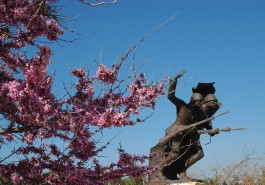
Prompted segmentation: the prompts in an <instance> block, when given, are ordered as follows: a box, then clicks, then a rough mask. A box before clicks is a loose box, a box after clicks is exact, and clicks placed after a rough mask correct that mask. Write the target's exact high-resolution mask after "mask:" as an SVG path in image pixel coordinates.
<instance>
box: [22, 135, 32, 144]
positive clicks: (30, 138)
mask: <svg viewBox="0 0 265 185" xmlns="http://www.w3.org/2000/svg"><path fill="white" fill-rule="evenodd" d="M24 140H25V141H26V142H27V143H28V144H32V143H33V140H34V136H33V134H32V133H26V134H25V136H24Z"/></svg>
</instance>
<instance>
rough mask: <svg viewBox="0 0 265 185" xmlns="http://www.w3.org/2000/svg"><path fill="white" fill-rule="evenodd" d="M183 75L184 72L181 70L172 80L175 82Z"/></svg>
mask: <svg viewBox="0 0 265 185" xmlns="http://www.w3.org/2000/svg"><path fill="white" fill-rule="evenodd" d="M185 73H186V70H182V71H181V72H179V73H178V74H177V75H176V76H175V77H174V78H173V79H172V80H177V79H178V78H180V77H182V76H183V75H184V74H185Z"/></svg>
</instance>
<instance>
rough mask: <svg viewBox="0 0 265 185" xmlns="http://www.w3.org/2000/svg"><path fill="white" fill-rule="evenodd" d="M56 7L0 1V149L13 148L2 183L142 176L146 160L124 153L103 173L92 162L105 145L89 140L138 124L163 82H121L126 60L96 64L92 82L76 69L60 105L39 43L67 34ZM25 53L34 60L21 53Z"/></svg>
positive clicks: (50, 2) (34, 0)
mask: <svg viewBox="0 0 265 185" xmlns="http://www.w3.org/2000/svg"><path fill="white" fill-rule="evenodd" d="M56 3H57V1H56V0H12V1H9V0H0V113H1V117H2V122H1V125H0V126H1V130H0V142H1V143H0V147H1V150H2V151H4V150H5V147H8V146H10V145H12V146H16V147H15V148H14V150H12V151H10V153H7V154H6V155H5V156H6V157H3V158H1V159H0V176H1V177H2V178H1V181H2V182H1V183H5V182H7V181H11V182H12V183H13V184H36V183H37V184H93V185H97V184H104V182H108V181H109V180H115V179H120V178H122V177H123V176H133V177H139V176H142V175H143V174H145V173H146V171H147V167H145V166H142V165H140V164H141V163H143V162H144V161H145V159H146V157H145V156H136V155H130V154H128V153H126V152H125V151H124V150H123V149H122V148H119V149H118V153H119V159H118V161H117V162H116V163H112V164H110V165H109V166H102V165H101V164H100V162H99V161H98V160H97V156H98V155H99V153H100V152H102V151H103V150H104V149H105V148H106V147H107V145H108V143H107V144H106V145H103V146H98V143H97V141H96V140H95V139H94V136H95V134H96V133H97V131H100V130H101V129H104V128H110V127H121V126H126V125H134V124H136V123H137V122H141V119H136V117H135V115H138V114H139V113H140V112H141V110H142V109H145V108H154V107H155V103H156V99H157V98H158V97H159V96H161V95H163V94H164V91H163V90H164V88H165V82H166V79H164V80H162V81H161V82H154V83H149V82H148V81H147V80H146V76H145V74H143V73H139V74H138V69H135V68H132V72H131V74H130V75H128V77H127V78H125V79H120V78H119V72H120V71H121V69H122V64H123V63H124V62H126V59H127V56H128V54H129V53H127V54H126V57H122V59H121V60H120V63H118V64H115V65H112V66H111V67H107V66H105V65H103V64H100V65H99V66H98V70H97V71H96V74H95V75H93V76H90V75H88V74H87V72H86V71H85V70H84V69H73V70H72V71H71V74H72V75H73V76H75V77H76V78H77V82H76V84H75V86H74V87H75V92H74V93H73V92H71V93H70V92H68V91H67V92H66V93H67V94H68V96H66V97H65V98H64V99H57V98H56V96H55V95H54V93H53V92H52V87H53V85H54V84H53V76H51V75H49V73H48V67H49V65H50V63H51V61H50V57H51V55H52V50H51V49H50V48H49V47H48V46H47V45H45V43H46V42H44V41H45V40H48V41H51V42H54V41H58V40H59V38H60V37H61V36H62V35H63V33H64V30H63V28H61V27H60V26H59V25H61V22H60V15H59V12H58V8H57V6H56ZM40 41H41V42H40ZM39 43H42V44H39ZM29 47H30V48H35V49H36V50H37V53H36V54H33V53H27V52H25V51H27V50H26V48H29ZM134 119H135V120H134ZM92 127H96V128H97V129H96V130H95V129H91V128H92ZM54 141H56V143H64V144H63V145H64V146H63V147H62V146H58V145H56V144H54ZM14 144H15V145H14ZM11 158H12V159H17V160H16V161H11Z"/></svg>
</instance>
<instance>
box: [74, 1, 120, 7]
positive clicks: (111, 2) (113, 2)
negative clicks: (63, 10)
mask: <svg viewBox="0 0 265 185" xmlns="http://www.w3.org/2000/svg"><path fill="white" fill-rule="evenodd" d="M79 1H80V2H81V3H84V4H87V5H89V6H101V5H106V4H116V3H117V2H118V0H113V1H110V2H105V1H102V2H99V3H90V2H87V1H85V0H79Z"/></svg>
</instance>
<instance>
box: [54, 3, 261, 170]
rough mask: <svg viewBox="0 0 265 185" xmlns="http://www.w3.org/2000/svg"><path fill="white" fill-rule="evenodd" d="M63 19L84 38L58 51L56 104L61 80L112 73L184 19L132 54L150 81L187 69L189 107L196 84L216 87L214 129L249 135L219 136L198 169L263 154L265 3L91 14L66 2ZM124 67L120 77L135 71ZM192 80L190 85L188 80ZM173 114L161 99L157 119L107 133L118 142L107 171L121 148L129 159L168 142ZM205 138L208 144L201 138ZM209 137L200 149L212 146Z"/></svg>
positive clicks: (124, 7)
mask: <svg viewBox="0 0 265 185" xmlns="http://www.w3.org/2000/svg"><path fill="white" fill-rule="evenodd" d="M61 3H63V4H62V8H63V9H62V13H63V14H64V15H67V16H69V17H77V19H76V21H75V24H69V25H68V26H69V28H70V29H72V30H74V31H76V32H79V33H81V35H73V34H66V35H65V37H64V38H66V39H73V38H80V39H79V40H77V41H74V42H73V43H61V44H62V45H63V46H64V47H61V46H59V45H54V46H53V48H54V55H53V59H54V64H53V65H52V67H51V68H50V71H51V72H53V71H54V70H56V76H55V79H56V85H55V87H54V91H55V92H56V93H57V94H58V96H60V95H62V94H65V93H64V92H63V90H62V85H61V81H62V80H63V81H64V82H65V83H66V84H68V85H69V86H70V83H72V82H74V79H73V78H72V77H71V76H70V74H69V71H70V69H72V68H74V67H84V66H86V67H87V68H88V69H89V71H90V73H91V74H94V73H95V69H96V64H95V60H96V61H98V62H99V60H100V52H101V50H102V63H104V64H105V65H107V66H110V65H111V64H113V62H115V60H116V59H119V58H120V56H121V55H122V54H124V53H125V52H126V51H127V49H128V48H129V47H130V46H132V45H133V44H135V43H136V42H138V41H139V40H140V39H141V38H142V37H143V36H144V35H145V34H146V33H148V32H149V31H150V30H152V29H153V28H155V27H157V26H158V25H159V24H161V23H162V22H163V21H165V20H166V19H168V18H169V17H171V16H172V15H173V14H174V13H176V12H179V14H178V15H177V17H176V18H175V19H173V20H172V21H171V22H169V23H168V24H166V25H165V26H164V27H163V28H161V29H160V30H158V31H157V32H155V33H154V34H152V35H151V36H150V37H148V38H147V39H146V40H145V41H144V42H143V43H142V44H141V45H140V46H139V47H138V48H137V50H136V51H135V52H134V53H133V54H135V59H134V63H135V64H136V65H141V64H142V63H145V66H146V67H147V68H148V71H149V76H150V77H153V78H154V79H160V78H161V77H162V75H164V74H165V73H167V74H169V75H170V76H174V75H175V74H176V73H178V72H179V71H181V70H183V69H185V70H186V71H187V73H186V74H185V75H184V76H183V77H182V78H181V79H180V80H179V86H181V85H183V84H184V82H186V81H187V80H188V83H186V84H185V85H184V86H182V87H181V88H180V89H178V91H177V96H178V97H179V98H181V99H183V100H184V101H186V102H188V101H189V98H190V96H191V88H192V87H193V86H195V85H197V83H198V82H215V87H216V95H217V97H218V99H219V101H220V102H222V104H223V106H222V107H221V109H219V111H218V113H221V112H225V111H230V113H229V114H227V115H224V116H222V117H220V118H217V119H216V120H215V121H214V127H219V128H223V127H228V126H229V127H235V128H236V127H245V128H247V129H246V130H244V131H235V132H233V133H221V134H219V135H216V136H214V137H213V138H212V143H211V144H210V145H205V146H203V148H204V151H205V157H204V158H203V159H202V160H201V161H199V162H198V163H197V164H196V166H197V167H198V168H201V169H203V170H205V171H209V170H210V169H211V168H212V167H214V166H216V160H218V161H219V162H220V163H229V162H231V161H237V160H239V159H240V158H241V156H242V152H243V149H242V148H243V147H246V148H249V149H251V148H252V147H253V148H255V149H256V152H257V153H258V154H264V153H265V147H264V139H265V134H264V133H265V86H264V80H265V11H264V10H265V1H262V0H248V1H247V0H215V1H212V0H200V1H198V0H144V1H143V0H120V1H118V3H117V4H116V5H113V6H101V7H89V6H86V5H84V4H82V3H80V2H79V1H73V0H64V1H61ZM132 62H133V61H132V57H131V58H129V59H128V60H127V64H126V65H125V69H124V71H123V73H124V74H125V73H126V72H128V70H127V69H126V68H127V67H129V65H131V64H132ZM189 79H190V80H189ZM175 117H176V111H175V107H174V106H173V105H172V104H171V103H170V102H169V101H168V100H167V98H166V97H162V98H160V99H159V101H158V103H157V107H156V109H155V111H154V115H153V116H152V117H151V118H150V119H148V120H147V121H146V122H145V123H142V124H139V125H136V126H134V127H125V128H120V129H111V130H107V131H106V132H104V136H105V137H104V139H103V141H102V142H104V141H108V139H111V138H112V137H114V136H115V135H117V134H118V133H119V132H121V133H119V134H118V135H117V136H116V137H115V139H114V140H113V141H112V144H111V146H110V147H109V148H108V149H107V150H106V151H105V152H104V153H103V155H105V156H107V157H105V158H103V159H102V161H103V162H104V163H109V162H110V161H113V160H116V159H117V155H116V154H117V153H116V148H117V147H118V146H119V145H118V143H119V142H121V143H122V145H123V147H124V148H125V149H126V150H127V151H128V152H130V153H135V154H145V155H149V149H150V148H151V147H152V146H154V145H155V144H156V143H157V142H158V140H159V139H160V138H161V137H162V136H164V130H165V129H166V128H167V127H168V126H169V125H170V124H171V123H172V122H173V121H174V120H175ZM203 137H204V136H203ZM208 141H209V137H204V139H202V143H207V142H208Z"/></svg>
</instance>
